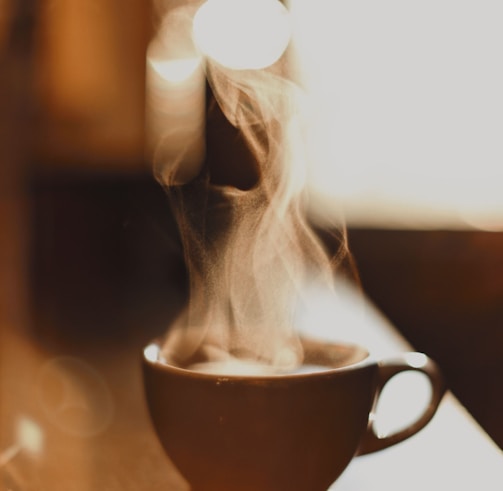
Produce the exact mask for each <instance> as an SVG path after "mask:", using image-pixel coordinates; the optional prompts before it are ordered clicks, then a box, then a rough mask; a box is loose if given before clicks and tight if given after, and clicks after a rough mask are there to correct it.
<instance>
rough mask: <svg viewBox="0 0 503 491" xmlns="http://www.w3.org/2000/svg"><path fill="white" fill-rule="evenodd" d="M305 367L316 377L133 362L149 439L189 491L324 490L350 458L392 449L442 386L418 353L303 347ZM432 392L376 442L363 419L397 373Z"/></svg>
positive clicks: (153, 349) (150, 357) (153, 353)
mask: <svg viewBox="0 0 503 491" xmlns="http://www.w3.org/2000/svg"><path fill="white" fill-rule="evenodd" d="M303 344H304V349H305V362H304V363H306V364H309V365H317V366H322V367H325V368H324V369H323V370H321V371H319V370H318V371H312V372H306V373H291V374H276V375H256V376H255V375H253V376H252V375H244V376H243V375H214V374H208V373H200V372H198V371H193V370H188V369H184V368H180V367H177V366H175V365H170V364H169V363H167V362H165V361H161V360H160V359H159V352H160V344H159V342H154V343H152V344H151V345H149V346H148V347H147V348H146V349H145V351H144V356H143V370H144V384H145V393H146V398H147V404H148V408H149V411H150V415H151V419H152V422H153V424H154V427H155V430H156V433H157V435H158V437H159V439H160V441H161V443H162V445H163V447H164V449H165V451H166V453H167V454H168V456H169V457H170V459H171V460H172V462H173V463H174V464H175V466H176V467H177V468H178V470H179V471H180V473H181V474H182V475H183V476H184V477H185V478H186V479H187V481H188V482H189V484H190V486H191V489H192V491H326V490H327V489H328V488H329V487H330V485H331V484H332V483H333V482H334V481H335V480H336V479H337V478H338V477H339V475H340V474H341V473H342V471H343V470H344V469H345V468H346V466H347V465H348V464H349V462H350V461H351V459H352V458H353V457H354V456H355V455H361V454H364V453H369V452H373V451H376V450H380V449H382V448H385V447H388V446H390V445H393V444H395V443H397V442H399V441H402V440H404V439H406V438H408V437H409V436H411V435H412V434H414V433H416V432H417V431H419V430H420V429H421V428H423V427H424V426H425V425H426V424H427V423H428V422H429V421H430V419H431V418H432V417H433V415H434V413H435V411H436V409H437V407H438V404H439V403H440V400H441V398H442V396H443V394H444V391H445V388H444V384H443V379H442V376H441V374H440V372H439V370H438V368H437V366H436V364H435V363H434V362H433V361H432V360H430V359H429V358H428V357H427V356H425V355H423V354H421V353H404V354H401V355H400V356H398V357H396V358H392V359H385V360H380V361H376V360H373V359H372V358H371V357H370V356H369V354H368V352H367V351H366V350H365V349H363V348H361V347H358V346H353V345H348V344H329V343H325V342H321V341H313V340H309V341H308V340H303ZM409 370H412V371H419V372H422V373H424V374H425V375H426V376H427V377H428V379H429V381H430V383H431V387H432V391H431V394H432V395H431V400H430V403H429V405H428V406H427V407H426V409H425V410H424V411H423V413H422V414H421V416H420V417H419V418H418V419H417V420H416V421H415V422H414V423H412V424H410V425H409V426H407V427H406V428H404V429H402V430H400V431H398V432H397V433H394V434H392V435H390V436H386V437H382V438H379V437H378V436H377V435H376V432H375V431H374V428H373V426H372V418H371V417H370V416H371V414H372V411H373V409H374V408H375V406H376V403H377V400H378V398H379V394H380V392H381V390H382V388H383V387H384V385H385V384H386V383H387V382H388V381H389V380H390V379H391V378H392V377H393V376H394V375H396V374H398V373H400V372H404V371H409Z"/></svg>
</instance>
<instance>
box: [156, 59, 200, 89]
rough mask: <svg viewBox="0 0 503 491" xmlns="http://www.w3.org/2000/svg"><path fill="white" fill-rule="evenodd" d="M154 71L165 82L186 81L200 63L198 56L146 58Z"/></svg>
mask: <svg viewBox="0 0 503 491" xmlns="http://www.w3.org/2000/svg"><path fill="white" fill-rule="evenodd" d="M147 61H148V63H149V65H150V66H151V67H152V68H153V69H154V70H155V72H156V73H157V74H158V75H159V76H161V77H162V78H163V79H164V80H166V81H167V82H172V83H181V82H184V81H187V80H188V79H189V78H190V77H191V76H192V75H193V74H194V72H195V71H196V70H197V69H198V68H199V66H200V64H201V60H200V58H196V57H194V58H181V59H174V60H164V59H155V58H153V57H152V58H148V59H147Z"/></svg>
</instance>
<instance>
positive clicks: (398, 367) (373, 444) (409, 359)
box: [357, 352, 446, 455]
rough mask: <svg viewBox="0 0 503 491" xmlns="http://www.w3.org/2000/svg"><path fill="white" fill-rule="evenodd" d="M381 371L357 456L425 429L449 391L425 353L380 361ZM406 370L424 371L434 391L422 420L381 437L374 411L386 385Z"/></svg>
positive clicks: (435, 366) (380, 448)
mask: <svg viewBox="0 0 503 491" xmlns="http://www.w3.org/2000/svg"><path fill="white" fill-rule="evenodd" d="M378 368H379V371H378V380H377V389H376V396H375V400H374V406H373V409H372V412H371V413H370V417H369V423H368V426H367V430H366V432H365V434H364V436H363V439H362V441H361V443H360V447H359V449H358V451H357V455H365V454H368V453H371V452H376V451H377V450H382V449H383V448H387V447H390V446H391V445H394V444H395V443H399V442H401V441H403V440H405V439H406V438H409V437H410V436H412V435H414V434H415V433H417V432H418V431H419V430H421V429H422V428H424V427H425V426H426V425H427V424H428V423H429V421H430V420H431V419H432V418H433V416H434V414H435V412H436V411H437V408H438V405H439V404H440V401H441V400H442V397H443V395H444V394H445V391H446V387H445V382H444V378H443V376H442V374H441V372H440V369H439V368H438V365H437V364H436V363H435V362H434V361H433V360H431V359H430V358H428V357H427V356H426V355H424V354H423V353H413V352H411V353H404V354H403V355H401V356H398V357H396V358H391V359H386V360H382V361H379V362H378ZM407 371H417V372H421V373H424V374H425V375H426V376H427V377H428V379H429V381H430V384H431V389H432V390H431V399H430V402H429V404H428V406H427V407H426V408H425V410H424V412H423V413H422V414H421V416H419V418H418V419H417V420H416V421H414V422H413V423H411V424H410V425H409V426H407V427H406V428H404V429H402V430H399V431H397V432H396V433H392V434H391V435H387V436H384V437H379V436H378V435H377V434H376V431H375V428H374V420H375V410H376V407H377V402H378V400H379V396H380V394H381V392H382V390H383V388H384V386H385V385H386V384H387V383H388V382H389V381H390V380H391V379H392V378H393V377H394V376H395V375H397V374H399V373H402V372H407Z"/></svg>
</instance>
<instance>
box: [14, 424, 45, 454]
mask: <svg viewBox="0 0 503 491" xmlns="http://www.w3.org/2000/svg"><path fill="white" fill-rule="evenodd" d="M17 441H18V444H19V445H20V447H21V448H23V449H25V450H28V451H29V452H31V453H34V454H35V453H40V452H41V450H42V447H43V443H44V435H43V433H42V429H41V428H40V426H39V425H38V424H37V423H35V422H34V421H33V420H31V419H29V418H20V419H19V421H18V424H17Z"/></svg>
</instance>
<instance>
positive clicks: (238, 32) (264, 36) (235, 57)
mask: <svg viewBox="0 0 503 491" xmlns="http://www.w3.org/2000/svg"><path fill="white" fill-rule="evenodd" d="M194 40H195V42H196V44H197V46H198V47H199V49H200V50H201V51H202V52H203V53H204V54H205V55H207V56H209V57H210V58H212V59H213V60H215V61H217V62H218V63H220V64H221V65H224V66H226V67H227V68H232V69H236V70H243V69H260V68H265V67H267V66H270V65H272V64H274V63H275V62H276V61H277V60H278V59H279V58H280V57H281V55H282V54H283V52H284V51H285V49H286V47H287V46H288V43H289V41H290V20H289V15H288V11H287V10H286V8H285V7H284V6H283V4H281V3H280V2H279V1H278V0H208V1H207V2H206V3H205V4H203V5H202V6H201V8H200V9H199V10H198V12H197V13H196V15H195V17H194Z"/></svg>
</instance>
